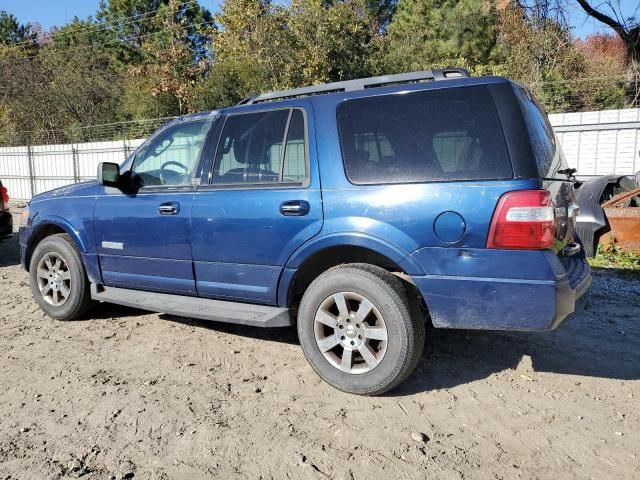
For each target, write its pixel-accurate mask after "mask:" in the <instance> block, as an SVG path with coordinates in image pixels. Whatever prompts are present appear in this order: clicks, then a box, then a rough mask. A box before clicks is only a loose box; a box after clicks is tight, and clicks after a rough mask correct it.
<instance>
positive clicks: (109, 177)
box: [98, 162, 120, 187]
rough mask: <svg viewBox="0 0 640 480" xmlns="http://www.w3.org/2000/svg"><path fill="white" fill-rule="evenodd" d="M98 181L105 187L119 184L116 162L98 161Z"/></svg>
mask: <svg viewBox="0 0 640 480" xmlns="http://www.w3.org/2000/svg"><path fill="white" fill-rule="evenodd" d="M98 183H99V184H100V185H104V186H105V187H119V186H120V167H119V166H118V164H117V163H111V162H100V163H99V164H98Z"/></svg>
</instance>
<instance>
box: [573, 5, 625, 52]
mask: <svg viewBox="0 0 640 480" xmlns="http://www.w3.org/2000/svg"><path fill="white" fill-rule="evenodd" d="M576 1H577V2H578V4H579V5H580V6H581V7H582V9H583V10H584V11H585V12H586V13H587V15H589V16H591V17H593V18H595V19H596V20H598V21H600V22H602V23H604V24H605V25H608V26H609V27H611V28H612V29H613V30H614V31H615V32H616V33H617V34H618V35H620V38H622V40H624V41H625V42H629V40H630V37H629V32H628V31H627V30H626V28H625V27H624V25H622V24H621V23H620V22H617V21H616V20H614V19H613V18H611V17H610V16H608V15H605V14H604V13H602V12H600V11H598V10H596V9H595V8H594V7H592V6H591V5H590V4H589V2H587V0H576Z"/></svg>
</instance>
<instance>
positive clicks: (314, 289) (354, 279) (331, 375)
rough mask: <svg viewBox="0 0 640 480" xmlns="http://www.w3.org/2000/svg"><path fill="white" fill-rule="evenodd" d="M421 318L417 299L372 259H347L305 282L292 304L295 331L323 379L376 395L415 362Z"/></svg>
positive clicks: (342, 387)
mask: <svg viewBox="0 0 640 480" xmlns="http://www.w3.org/2000/svg"><path fill="white" fill-rule="evenodd" d="M342 298H344V302H343V301H342ZM360 310H362V313H361V314H360V313H359V312H360ZM367 311H369V313H368V314H366V316H363V315H365V312H367ZM347 312H348V313H347ZM425 323H426V322H425V319H424V318H422V316H421V314H420V309H419V305H418V301H417V299H416V298H415V297H413V296H411V295H408V293H407V290H406V289H405V287H404V285H403V282H402V281H401V280H400V279H399V278H398V277H396V276H395V275H393V274H391V273H389V272H387V271H386V270H384V269H382V268H380V267H376V266H374V265H368V264H350V265H342V266H338V267H334V268H332V269H330V270H327V271H326V272H324V273H323V274H322V275H320V276H319V277H318V278H316V279H315V280H314V281H313V282H312V283H311V285H309V287H308V288H307V290H306V291H305V293H304V295H303V297H302V302H301V303H300V308H299V310H298V337H299V339H300V344H301V345H302V350H303V352H304V354H305V356H306V358H307V360H308V361H309V363H310V364H311V366H312V367H313V369H314V370H315V371H316V373H317V374H318V375H319V376H320V377H321V378H322V379H323V380H324V381H325V382H327V383H329V384H330V385H332V386H333V387H335V388H337V389H339V390H342V391H343V392H348V393H354V394H358V395H379V394H382V393H384V392H386V391H388V390H391V389H392V388H394V387H396V386H397V385H398V384H400V383H401V382H402V381H403V380H404V379H406V378H407V377H408V376H409V375H410V374H411V372H412V371H413V370H414V369H415V367H416V366H417V364H418V362H419V361H420V358H421V356H422V351H423V348H424V342H425V331H426V330H425ZM383 330H386V332H383ZM367 351H368V352H369V353H367ZM365 357H366V358H365Z"/></svg>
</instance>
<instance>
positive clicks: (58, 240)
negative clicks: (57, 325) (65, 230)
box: [29, 234, 93, 320]
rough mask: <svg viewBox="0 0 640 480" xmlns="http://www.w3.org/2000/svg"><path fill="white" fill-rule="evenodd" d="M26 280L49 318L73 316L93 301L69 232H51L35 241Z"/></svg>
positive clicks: (82, 266)
mask: <svg viewBox="0 0 640 480" xmlns="http://www.w3.org/2000/svg"><path fill="white" fill-rule="evenodd" d="M29 280H30V283H31V291H32V293H33V297H34V299H35V301H36V302H37V303H38V305H39V306H40V308H42V310H44V311H45V313H46V314H47V315H49V316H50V317H52V318H56V319H59V320H74V319H76V318H78V317H80V316H82V315H83V314H84V313H86V312H87V310H88V309H89V308H90V307H91V306H92V304H93V302H92V301H91V294H90V291H89V280H88V279H87V275H86V272H85V269H84V265H83V264H82V259H81V258H80V254H79V253H78V251H77V249H76V247H75V245H74V243H73V240H72V239H71V237H70V236H69V235H66V234H57V235H52V236H50V237H47V238H45V239H44V240H42V241H41V242H40V243H39V244H38V246H37V247H36V249H35V251H34V252H33V255H32V256H31V263H30V266H29Z"/></svg>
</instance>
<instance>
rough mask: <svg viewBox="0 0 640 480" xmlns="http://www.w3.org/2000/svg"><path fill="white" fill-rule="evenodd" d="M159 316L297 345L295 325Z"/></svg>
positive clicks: (218, 330)
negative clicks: (269, 325) (276, 325)
mask: <svg viewBox="0 0 640 480" xmlns="http://www.w3.org/2000/svg"><path fill="white" fill-rule="evenodd" d="M160 318H162V319H164V320H168V321H171V322H175V323H181V324H183V325H189V326H190V327H197V328H203V329H206V330H215V331H216V332H220V333H226V334H229V335H235V336H238V337H248V338H254V339H256V340H267V341H270V342H277V343H288V344H290V345H299V342H298V333H297V331H296V328H295V327H275V328H261V327H248V326H246V325H235V324H233V323H222V322H213V321H209V320H198V319H196V318H185V317H178V316H176V315H168V314H162V315H160Z"/></svg>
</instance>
